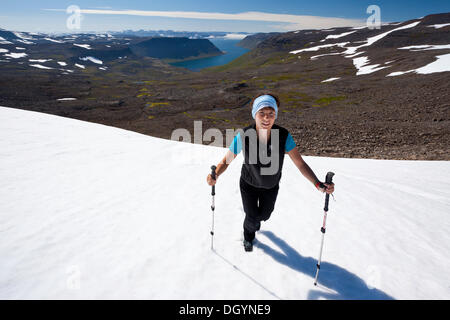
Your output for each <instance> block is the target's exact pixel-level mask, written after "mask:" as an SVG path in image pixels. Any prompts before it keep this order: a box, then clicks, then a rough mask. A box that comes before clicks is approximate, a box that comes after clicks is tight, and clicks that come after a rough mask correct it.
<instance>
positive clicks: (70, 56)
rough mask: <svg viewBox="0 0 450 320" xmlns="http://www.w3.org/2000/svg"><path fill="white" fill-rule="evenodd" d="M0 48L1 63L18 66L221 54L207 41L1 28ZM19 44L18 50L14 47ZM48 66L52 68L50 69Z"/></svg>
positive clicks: (192, 57) (188, 57) (175, 59)
mask: <svg viewBox="0 0 450 320" xmlns="http://www.w3.org/2000/svg"><path fill="white" fill-rule="evenodd" d="M0 45H2V49H1V50H2V51H0V53H5V55H4V57H1V56H0V59H1V58H3V59H1V60H0V61H1V62H12V61H16V62H21V64H23V62H25V61H27V60H28V61H31V62H36V61H37V60H40V61H42V60H47V61H51V60H56V57H55V56H56V55H57V56H58V57H59V58H58V60H63V61H60V62H62V63H63V64H65V65H67V63H68V62H70V63H72V64H75V63H76V62H78V63H79V62H80V61H79V59H83V58H85V57H86V56H89V57H92V58H94V59H89V60H84V61H88V62H87V63H88V64H89V63H90V64H92V63H94V64H95V63H97V62H100V61H101V62H108V61H113V60H117V59H125V58H139V57H150V58H157V59H162V60H165V61H167V62H168V61H182V60H185V59H195V58H203V57H208V56H215V55H220V54H223V52H222V51H220V50H219V49H218V48H217V47H216V46H214V44H213V43H212V42H210V41H209V40H208V39H195V38H188V37H161V36H159V35H156V36H150V37H148V36H147V37H137V36H135V35H127V36H124V35H117V34H116V35H112V34H110V33H106V34H71V35H63V36H61V35H60V36H52V37H50V36H49V35H45V34H38V33H28V32H15V31H7V30H3V29H0ZM19 45H20V47H17V46H19ZM8 60H9V61H8ZM33 60H36V61H33ZM47 61H44V62H47ZM97 64H100V63H97ZM44 67H45V66H44ZM47 67H49V68H51V66H47ZM41 69H42V68H41ZM48 70H49V69H48ZM61 71H64V70H61Z"/></svg>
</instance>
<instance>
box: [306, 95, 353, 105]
mask: <svg viewBox="0 0 450 320" xmlns="http://www.w3.org/2000/svg"><path fill="white" fill-rule="evenodd" d="M346 98H347V97H346V96H335V97H323V98H319V99H316V100H314V102H315V104H313V105H312V106H313V107H323V106H327V105H329V104H330V103H331V102H333V101H341V100H345V99H346Z"/></svg>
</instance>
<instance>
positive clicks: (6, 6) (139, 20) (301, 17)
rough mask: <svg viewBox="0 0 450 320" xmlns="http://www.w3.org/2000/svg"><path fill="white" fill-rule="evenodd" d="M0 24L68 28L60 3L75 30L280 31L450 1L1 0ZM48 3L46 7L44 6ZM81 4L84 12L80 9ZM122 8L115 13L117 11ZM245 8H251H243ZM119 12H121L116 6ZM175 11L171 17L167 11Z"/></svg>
mask: <svg viewBox="0 0 450 320" xmlns="http://www.w3.org/2000/svg"><path fill="white" fill-rule="evenodd" d="M2 2H3V3H1V5H0V28H4V29H9V30H18V31H33V32H72V30H69V29H68V28H67V26H66V21H67V18H68V17H69V14H67V13H66V12H65V9H66V8H67V7H68V6H70V5H77V6H78V7H80V9H81V10H82V20H81V29H80V30H78V31H81V32H82V31H108V30H111V31H119V30H124V29H133V30H139V29H144V30H169V29H170V30H177V31H181V30H183V31H228V32H250V33H254V32H272V31H278V32H285V31H292V30H298V29H306V28H308V29H309V28H331V27H335V26H336V27H338V26H354V25H362V24H363V23H365V21H366V20H367V18H368V17H369V15H370V14H368V13H366V9H367V7H368V6H369V5H372V4H374V5H378V6H379V7H380V10H381V20H382V22H393V21H404V20H409V19H415V18H419V17H422V16H425V15H427V14H431V13H441V12H450V1H443V0H440V1H436V0H428V1H418V0H412V1H406V0H401V1H364V0H349V1H329V0H320V1H311V0H307V1H303V0H296V1H287V0H257V1H254V0H222V1H216V0H199V1H186V0H183V1H181V0H176V1H171V0H164V1H161V0H149V1H142V0H140V1H138V0H128V1H119V0H109V1H98V0H89V1H85V0H72V1H61V0H58V1H56V0H41V1H20V0H16V1H8V2H6V1H2ZM48 9H51V10H48ZM84 10H87V11H89V12H84ZM124 10H135V11H134V12H131V11H128V14H117V13H119V12H118V11H124ZM248 12H253V13H251V14H249V13H248ZM120 13H121V12H120ZM173 15H176V16H175V17H172V16H173Z"/></svg>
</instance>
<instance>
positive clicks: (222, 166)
mask: <svg viewBox="0 0 450 320" xmlns="http://www.w3.org/2000/svg"><path fill="white" fill-rule="evenodd" d="M236 157H237V154H234V152H232V151H231V150H228V151H227V154H226V155H225V157H223V159H222V161H220V162H219V163H218V164H217V166H216V179H217V178H218V177H219V176H220V175H221V174H222V173H224V172H225V170H227V168H228V166H229V165H230V163H231V161H233V160H234V158H236ZM206 181H207V183H208V184H209V185H210V186H213V185H215V184H216V181H215V180H214V179H213V178H212V177H211V174H208V176H207V178H206Z"/></svg>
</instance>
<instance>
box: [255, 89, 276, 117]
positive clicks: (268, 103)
mask: <svg viewBox="0 0 450 320" xmlns="http://www.w3.org/2000/svg"><path fill="white" fill-rule="evenodd" d="M264 107H271V108H273V109H274V110H275V118H277V116H278V106H277V101H276V100H275V98H274V97H272V96H271V95H268V94H265V95H262V96H259V97H258V98H256V99H255V101H254V102H253V108H252V116H253V119H255V116H256V113H257V112H258V111H259V110H261V109H262V108H264Z"/></svg>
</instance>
